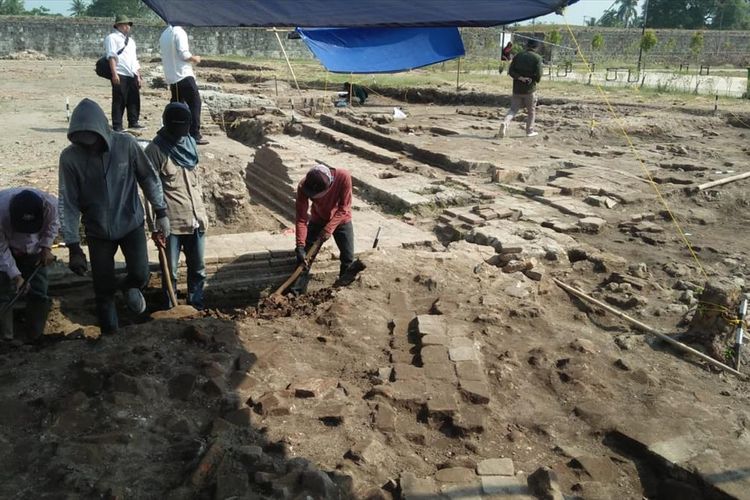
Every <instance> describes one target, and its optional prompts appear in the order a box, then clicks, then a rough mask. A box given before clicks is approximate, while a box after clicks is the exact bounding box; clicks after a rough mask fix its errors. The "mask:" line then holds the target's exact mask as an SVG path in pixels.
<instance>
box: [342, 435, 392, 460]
mask: <svg viewBox="0 0 750 500" xmlns="http://www.w3.org/2000/svg"><path fill="white" fill-rule="evenodd" d="M346 456H347V458H350V459H352V460H354V461H355V462H359V463H365V464H379V463H383V462H384V461H385V460H386V458H387V448H386V447H385V445H383V443H381V442H380V441H378V440H376V439H364V440H362V441H359V442H357V443H355V444H354V446H352V447H351V448H350V449H349V451H348V452H347V454H346Z"/></svg>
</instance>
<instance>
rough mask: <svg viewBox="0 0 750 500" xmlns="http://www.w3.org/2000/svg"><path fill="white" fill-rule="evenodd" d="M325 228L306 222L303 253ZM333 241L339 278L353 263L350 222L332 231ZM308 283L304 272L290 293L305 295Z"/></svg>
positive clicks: (352, 233) (352, 229)
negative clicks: (336, 253) (337, 249)
mask: <svg viewBox="0 0 750 500" xmlns="http://www.w3.org/2000/svg"><path fill="white" fill-rule="evenodd" d="M324 227H325V224H320V223H318V222H312V221H311V222H308V224H307V239H306V240H305V251H308V250H310V247H311V246H312V245H313V243H315V240H317V239H318V236H320V232H321V231H322V230H323V228H324ZM333 240H334V241H335V242H336V246H337V247H339V261H340V262H341V264H340V265H339V278H340V277H341V276H343V275H344V273H346V270H347V269H349V266H350V265H351V264H352V262H354V226H353V225H352V223H351V221H349V222H347V223H345V224H341V225H339V227H337V228H336V230H335V231H333ZM309 283H310V271H305V272H304V273H303V274H302V275H301V276H300V277H299V278H298V279H297V281H295V282H294V284H293V285H292V288H291V291H292V292H293V293H295V294H300V293H305V291H307V285H308V284H309Z"/></svg>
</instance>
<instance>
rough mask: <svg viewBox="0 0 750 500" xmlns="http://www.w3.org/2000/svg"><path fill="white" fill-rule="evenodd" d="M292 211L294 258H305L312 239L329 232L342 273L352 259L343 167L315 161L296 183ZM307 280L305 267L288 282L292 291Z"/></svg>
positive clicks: (349, 186) (346, 176) (348, 179)
mask: <svg viewBox="0 0 750 500" xmlns="http://www.w3.org/2000/svg"><path fill="white" fill-rule="evenodd" d="M310 204H312V207H310ZM308 210H309V213H308ZM296 211H297V217H296V219H297V220H296V227H295V233H296V239H297V241H296V243H297V246H296V249H295V253H296V256H297V262H298V263H299V264H303V263H306V262H307V252H308V251H309V250H310V247H312V246H313V244H314V243H315V242H316V240H320V241H321V243H322V242H324V241H326V240H327V239H329V238H330V237H331V236H333V239H334V241H335V242H336V246H337V247H338V248H339V253H340V256H339V260H340V262H341V265H340V267H339V277H343V276H344V274H345V273H346V271H347V270H348V269H349V266H350V265H351V264H352V262H353V261H354V226H353V225H352V176H351V174H350V173H349V172H348V171H347V170H345V169H343V168H331V167H327V166H325V165H315V166H314V167H313V168H311V169H310V170H309V171H308V172H307V174H306V175H305V178H304V179H302V181H301V182H300V183H299V185H298V186H297V202H296ZM309 282H310V272H309V269H308V270H305V272H304V273H303V274H302V276H300V277H299V279H298V280H297V281H296V282H295V283H294V285H292V288H291V291H292V293H294V294H297V295H299V294H301V293H305V291H306V290H307V285H308V283H309Z"/></svg>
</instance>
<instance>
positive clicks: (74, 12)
mask: <svg viewBox="0 0 750 500" xmlns="http://www.w3.org/2000/svg"><path fill="white" fill-rule="evenodd" d="M88 8H89V5H88V3H87V2H86V0H73V3H72V4H71V5H70V8H69V9H68V12H70V15H71V16H73V17H85V16H86V12H87V10H88Z"/></svg>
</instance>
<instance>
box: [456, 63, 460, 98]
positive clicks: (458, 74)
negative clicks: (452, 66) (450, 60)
mask: <svg viewBox="0 0 750 500" xmlns="http://www.w3.org/2000/svg"><path fill="white" fill-rule="evenodd" d="M460 88H461V58H460V57H459V58H458V66H456V92H458V91H459V90H460Z"/></svg>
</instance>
